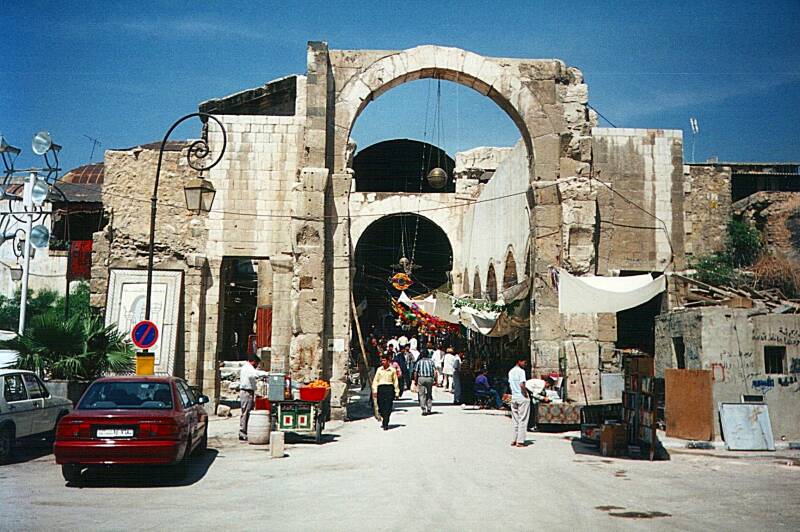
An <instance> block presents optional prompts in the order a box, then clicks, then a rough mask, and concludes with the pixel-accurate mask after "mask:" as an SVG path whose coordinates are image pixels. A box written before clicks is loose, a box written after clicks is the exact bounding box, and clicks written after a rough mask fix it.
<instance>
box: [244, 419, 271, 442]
mask: <svg viewBox="0 0 800 532" xmlns="http://www.w3.org/2000/svg"><path fill="white" fill-rule="evenodd" d="M271 429H272V427H271V420H270V412H269V410H253V411H251V412H250V419H248V421H247V443H249V444H250V445H266V444H268V443H269V434H270V431H271Z"/></svg>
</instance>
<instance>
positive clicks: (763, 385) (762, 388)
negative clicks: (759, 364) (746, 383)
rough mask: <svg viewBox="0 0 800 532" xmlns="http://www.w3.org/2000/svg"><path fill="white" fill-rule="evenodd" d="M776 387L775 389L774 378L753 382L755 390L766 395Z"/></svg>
mask: <svg viewBox="0 0 800 532" xmlns="http://www.w3.org/2000/svg"><path fill="white" fill-rule="evenodd" d="M774 387H775V380H774V379H773V378H772V377H767V378H766V379H754V380H753V389H754V390H755V391H757V392H761V393H763V394H766V393H767V392H768V391H770V390H771V389H773V388H774Z"/></svg>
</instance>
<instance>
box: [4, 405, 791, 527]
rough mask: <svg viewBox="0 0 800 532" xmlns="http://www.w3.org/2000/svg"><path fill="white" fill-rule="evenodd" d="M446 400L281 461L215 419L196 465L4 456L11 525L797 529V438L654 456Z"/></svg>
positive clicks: (41, 452)
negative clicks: (519, 429)
mask: <svg viewBox="0 0 800 532" xmlns="http://www.w3.org/2000/svg"><path fill="white" fill-rule="evenodd" d="M406 396H407V397H409V394H408V392H407V394H406ZM449 399H450V396H448V395H446V394H444V393H438V397H437V400H438V401H437V404H436V406H435V407H434V409H435V410H437V414H436V415H433V416H429V417H421V416H420V412H419V409H418V408H417V407H416V405H415V404H413V403H412V401H411V400H410V399H406V400H403V401H399V402H398V403H396V406H397V410H398V411H397V412H396V413H395V414H394V415H393V417H392V425H393V428H392V429H391V430H389V431H386V432H384V431H382V430H379V427H378V423H377V422H376V421H375V420H374V419H371V418H370V419H364V420H361V421H355V422H349V423H346V424H343V425H340V426H338V427H335V426H332V427H329V428H328V430H326V432H327V438H326V442H325V443H324V444H323V445H319V446H317V445H315V444H313V443H312V442H310V441H309V442H303V441H296V440H295V441H293V442H292V443H290V444H289V445H287V449H286V452H287V455H288V456H287V457H285V458H283V459H278V460H270V459H269V451H268V449H267V448H266V447H258V446H251V445H247V444H240V443H239V442H238V441H236V440H235V438H236V421H237V420H236V419H235V418H233V419H228V420H222V419H219V418H216V419H215V420H214V421H213V423H212V434H214V435H215V436H213V437H212V438H211V439H210V446H211V447H212V449H211V450H209V452H207V453H206V454H205V455H204V456H202V457H200V458H197V459H196V460H195V463H194V464H193V465H192V467H191V470H190V473H189V475H188V476H187V477H186V478H185V479H180V478H178V477H177V476H176V475H175V474H174V473H172V472H171V471H170V470H167V469H163V468H143V469H133V470H131V469H112V470H100V471H90V472H87V473H85V474H84V483H83V486H82V487H73V486H67V485H65V483H64V481H63V480H62V478H61V472H60V468H59V467H57V466H56V465H55V464H54V461H53V457H52V455H51V454H48V452H47V449H46V448H39V449H33V450H29V451H26V452H24V453H22V455H21V456H20V459H19V461H17V463H14V464H10V465H6V466H2V467H0V516H1V518H0V529H2V530H20V529H23V530H44V529H47V530H75V529H82V530H132V529H133V530H144V529H147V530H159V529H166V528H169V529H171V530H184V529H224V530H247V529H250V530H252V529H274V530H426V531H434V530H436V531H439V530H459V531H463V530H481V531H486V530H704V531H705V530H725V531H733V530H746V531H752V530H799V529H800V505H798V501H800V456H798V453H796V452H791V453H790V452H786V451H784V452H779V453H765V454H761V453H759V454H745V453H728V452H724V451H714V452H700V451H688V450H685V451H676V450H672V451H671V460H669V461H664V462H652V463H651V462H647V461H640V460H631V459H625V458H603V457H601V456H598V455H597V454H596V453H595V452H594V451H592V450H591V449H590V448H588V447H585V446H583V445H582V444H580V443H577V442H574V441H571V440H570V438H569V436H565V435H564V434H539V433H529V436H530V440H529V441H530V445H529V446H528V447H526V448H524V449H518V448H512V447H511V446H510V445H509V443H510V441H511V422H510V420H509V419H508V418H507V417H506V416H504V415H502V414H500V413H497V412H492V411H478V410H472V409H471V407H470V408H465V407H456V406H452V405H448V404H447V403H446V401H447V400H449Z"/></svg>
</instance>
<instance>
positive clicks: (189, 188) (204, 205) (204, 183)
mask: <svg viewBox="0 0 800 532" xmlns="http://www.w3.org/2000/svg"><path fill="white" fill-rule="evenodd" d="M194 117H199V118H201V119H206V120H208V119H211V120H213V121H214V122H216V123H217V125H218V126H219V128H220V130H221V131H222V149H221V150H220V152H219V155H218V156H217V157H216V159H214V160H213V161H212V162H211V164H209V165H207V166H203V165H202V164H198V162H199V161H201V160H203V159H205V158H206V157H208V156H209V154H210V153H211V149H210V148H209V146H208V139H207V133H206V136H204V138H201V139H200V140H197V141H195V142H193V143H192V144H191V146H189V149H188V152H187V154H186V161H187V163H188V164H189V166H190V167H191V168H193V169H194V170H197V171H198V172H200V174H201V176H202V173H203V172H204V171H206V170H210V169H211V168H213V167H214V166H216V165H217V163H219V162H220V161H221V160H222V156H223V155H224V154H225V148H226V147H227V145H228V139H227V133H226V132H225V127H224V126H223V125H222V122H220V121H219V119H217V117H215V116H214V115H210V114H208V113H191V114H188V115H186V116H183V117H181V118H179V119H178V120H176V121H175V123H173V124H172V126H170V128H169V129H168V130H167V133H166V134H165V135H164V139H163V140H162V141H161V147H160V148H159V151H158V166H157V167H156V179H155V183H154V184H153V195H152V196H151V197H150V243H149V246H148V251H147V296H146V299H145V308H144V319H145V320H147V321H149V320H150V308H151V302H152V291H153V254H154V249H155V232H156V210H157V207H158V184H159V182H160V178H161V164H162V161H163V158H164V148H165V147H166V144H167V141H168V140H169V137H170V135H171V134H172V132H173V131H174V130H175V128H177V127H178V126H179V125H180V124H181V123H183V122H184V121H186V120H188V119H190V118H194ZM215 193H216V191H215V190H214V186H213V185H212V184H211V182H210V181H208V180H206V179H203V178H202V177H199V178H197V179H192V180H191V181H190V182H189V183H187V184H186V186H184V194H185V197H186V208H187V209H188V210H190V211H195V212H197V213H200V212H208V211H210V210H211V204H212V203H213V201H214V194H215ZM139 355H146V356H152V355H151V354H150V353H149V352H147V351H146V350H144V351H142V352H140V353H139Z"/></svg>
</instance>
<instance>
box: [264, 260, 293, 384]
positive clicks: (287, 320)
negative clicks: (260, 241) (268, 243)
mask: <svg viewBox="0 0 800 532" xmlns="http://www.w3.org/2000/svg"><path fill="white" fill-rule="evenodd" d="M269 264H270V268H271V269H272V302H273V307H272V308H273V313H272V350H271V353H270V363H271V364H270V369H271V370H272V371H279V372H284V373H285V372H287V371H289V345H290V344H291V341H292V327H291V311H290V310H291V299H290V294H291V290H292V272H293V265H292V259H291V258H284V259H270V261H269Z"/></svg>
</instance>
